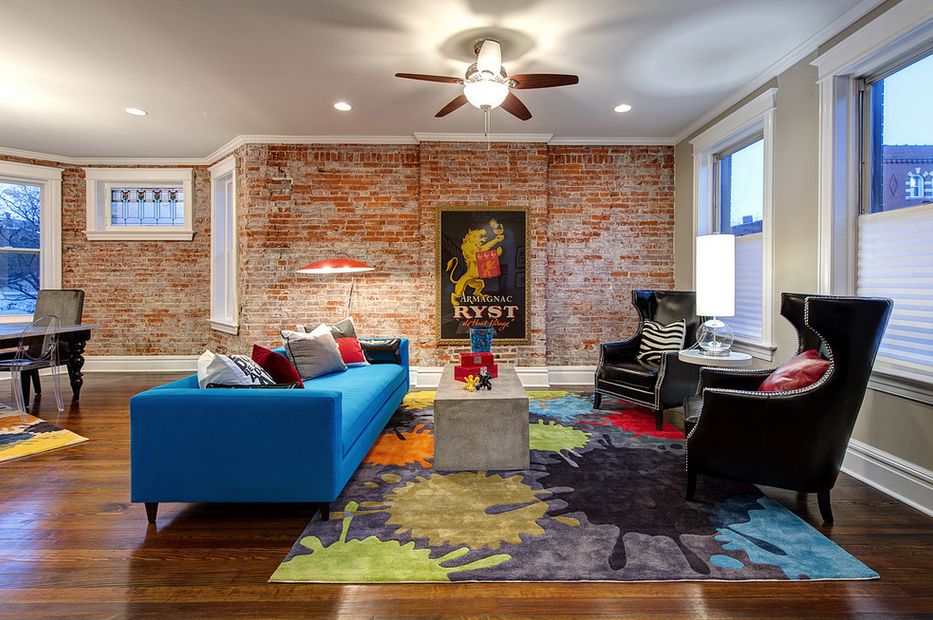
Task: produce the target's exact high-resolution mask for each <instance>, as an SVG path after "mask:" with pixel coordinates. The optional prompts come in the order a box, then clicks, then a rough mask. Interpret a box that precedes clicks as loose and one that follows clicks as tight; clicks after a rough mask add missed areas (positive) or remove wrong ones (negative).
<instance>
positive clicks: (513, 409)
mask: <svg viewBox="0 0 933 620" xmlns="http://www.w3.org/2000/svg"><path fill="white" fill-rule="evenodd" d="M463 385H464V384H463V383H461V382H460V381H456V380H454V368H453V366H451V365H447V366H446V367H445V368H444V372H443V373H442V374H441V382H440V385H438V388H437V396H436V397H435V399H434V468H435V469H438V470H442V471H463V470H473V469H528V467H529V465H530V462H529V451H528V394H526V393H525V388H523V387H522V384H521V382H520V381H519V380H518V375H517V374H516V373H515V368H513V367H512V366H505V365H501V364H500V365H499V376H498V377H497V378H495V379H493V380H492V390H477V391H475V392H467V391H466V390H464V389H463Z"/></svg>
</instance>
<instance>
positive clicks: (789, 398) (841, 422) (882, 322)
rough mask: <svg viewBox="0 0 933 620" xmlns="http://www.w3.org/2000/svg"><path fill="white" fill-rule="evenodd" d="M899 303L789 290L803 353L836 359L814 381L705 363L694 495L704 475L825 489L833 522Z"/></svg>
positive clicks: (690, 459) (692, 402)
mask: <svg viewBox="0 0 933 620" xmlns="http://www.w3.org/2000/svg"><path fill="white" fill-rule="evenodd" d="M892 306H893V303H892V302H891V300H890V299H873V298H867V297H828V296H820V295H804V294H799V293H784V294H783V295H781V314H782V315H783V316H784V318H786V319H787V320H788V321H790V323H791V324H792V325H793V326H794V328H795V329H796V330H797V334H798V337H799V346H798V352H800V351H803V350H807V349H817V350H820V351H822V352H823V354H824V355H825V356H826V357H828V359H829V360H830V366H829V368H828V369H827V371H826V374H824V375H823V377H822V378H820V380H819V381H817V382H816V383H814V384H813V385H811V386H808V387H805V388H801V389H798V390H788V391H781V392H759V391H758V387H759V386H760V385H761V382H762V381H764V380H765V378H766V377H767V376H768V375H769V374H770V373H771V371H772V370H773V369H768V370H737V369H728V368H703V369H702V370H701V371H700V382H699V386H698V388H697V395H698V396H697V397H695V398H690V399H688V400H687V402H686V403H685V404H684V422H685V425H686V427H687V431H688V434H687V499H692V498H693V496H694V492H695V490H696V481H697V474H705V475H709V476H717V477H723V478H731V479H734V480H744V481H746V482H752V483H755V484H764V485H767V486H773V487H779V488H782V489H791V490H795V491H801V492H804V493H816V494H817V498H818V502H819V507H820V514H821V515H822V516H823V520H824V521H825V522H826V523H832V521H833V513H832V507H831V504H830V491H831V490H832V488H833V485H835V483H836V477H837V476H838V475H839V468H840V467H842V459H843V457H844V456H845V452H846V447H847V446H848V444H849V437H850V436H851V435H852V428H853V427H854V426H855V419H856V417H857V416H858V411H859V407H861V404H862V398H863V397H864V396H865V389H866V388H867V386H868V379H869V377H870V375H871V368H872V364H874V361H875V355H876V354H877V353H878V347H879V346H880V345H881V337H882V336H883V335H884V329H885V326H886V325H887V322H888V318H889V317H890V315H891V308H892Z"/></svg>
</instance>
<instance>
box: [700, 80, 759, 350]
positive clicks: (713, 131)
mask: <svg viewBox="0 0 933 620" xmlns="http://www.w3.org/2000/svg"><path fill="white" fill-rule="evenodd" d="M775 95H776V89H769V90H767V91H765V92H764V93H762V94H761V95H760V96H758V97H756V98H755V99H753V100H752V101H750V102H748V103H747V104H746V105H745V106H743V107H742V108H740V109H738V110H736V111H735V112H733V113H732V114H731V115H730V116H728V117H726V118H725V119H723V120H722V121H720V122H719V123H717V124H715V125H713V126H712V127H710V128H709V129H707V130H706V131H704V132H703V133H702V134H700V135H699V136H697V137H696V138H694V139H693V140H692V141H691V143H692V144H693V153H694V182H695V187H694V197H695V207H696V227H695V232H696V234H698V235H702V234H709V233H715V232H719V233H724V234H733V235H735V238H736V239H735V315H734V316H732V317H722V318H723V320H724V321H726V322H727V323H728V324H729V326H730V327H731V328H732V331H733V332H734V334H735V338H736V344H735V347H734V348H735V349H736V350H739V351H743V352H746V353H750V354H751V355H753V356H755V357H757V358H760V359H764V360H768V361H770V360H771V359H772V356H773V353H774V349H775V347H774V346H773V345H772V342H771V339H772V336H771V314H772V310H771V308H772V304H771V299H772V296H773V294H772V283H771V271H772V270H771V247H772V244H771V241H770V234H771V233H770V218H771V203H772V199H771V145H772V138H771V137H772V135H773V123H774V120H773V118H774V98H775Z"/></svg>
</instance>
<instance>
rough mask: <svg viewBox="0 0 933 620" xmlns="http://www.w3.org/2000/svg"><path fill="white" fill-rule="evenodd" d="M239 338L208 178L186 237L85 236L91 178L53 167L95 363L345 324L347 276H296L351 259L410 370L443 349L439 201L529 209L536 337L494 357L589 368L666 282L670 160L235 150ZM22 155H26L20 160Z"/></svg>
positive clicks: (514, 147)
mask: <svg viewBox="0 0 933 620" xmlns="http://www.w3.org/2000/svg"><path fill="white" fill-rule="evenodd" d="M235 155H236V160H237V180H238V181H237V196H238V198H237V209H238V215H239V220H238V224H239V233H240V240H239V264H240V269H239V282H238V285H239V305H240V317H239V322H240V333H239V335H237V336H229V335H226V334H222V333H219V332H212V331H211V330H210V329H209V328H208V325H207V319H208V316H209V311H210V283H209V274H210V264H209V252H210V240H209V226H210V215H209V208H208V205H209V200H210V179H209V174H208V172H207V170H206V169H205V168H203V167H198V168H196V169H195V180H194V192H195V196H194V204H193V207H194V213H195V230H196V233H195V238H194V241H192V242H114V241H106V242H105V241H95V242H89V241H87V240H86V238H85V236H84V226H85V206H84V201H85V196H84V193H85V192H84V173H83V171H82V170H81V169H80V168H77V167H74V166H69V165H65V164H55V163H53V162H30V163H39V164H43V165H57V166H59V167H61V168H63V170H64V174H63V192H62V193H63V217H62V220H63V225H62V227H63V230H62V245H63V262H64V269H63V278H64V285H65V286H68V287H71V286H73V287H79V288H84V289H85V290H86V291H87V305H86V309H85V317H86V320H87V321H95V322H99V323H102V324H103V325H104V326H105V327H104V329H103V330H102V331H101V332H100V334H98V335H97V336H96V337H95V339H94V340H92V342H91V343H90V344H89V346H88V353H89V354H91V355H126V354H139V355H143V354H150V355H157V354H163V355H195V354H198V353H200V352H201V351H202V350H203V349H204V347H205V346H210V347H212V348H215V349H217V350H219V351H230V352H248V351H249V348H250V346H251V345H252V344H253V343H254V342H260V343H265V344H267V345H277V344H278V343H279V341H280V339H279V336H278V332H279V329H280V328H281V327H283V326H288V327H292V326H294V324H295V323H306V324H311V325H313V324H317V323H318V322H321V321H327V322H332V321H336V320H339V319H340V318H342V317H343V312H344V303H345V301H346V295H347V291H348V287H349V278H347V277H344V276H338V277H324V276H310V275H302V274H297V273H295V270H296V269H297V268H298V267H300V266H301V265H303V264H305V263H308V262H311V261H314V260H318V259H321V258H325V257H328V256H332V255H333V254H335V253H336V252H346V253H347V254H349V255H351V256H353V257H355V258H358V259H360V260H363V261H366V262H369V263H371V264H374V265H376V266H377V267H378V269H377V271H375V272H372V273H366V274H361V275H360V276H359V277H358V278H357V288H356V292H355V295H354V303H353V309H352V314H353V316H354V319H355V321H356V323H357V326H358V328H359V331H360V332H361V333H362V334H364V335H395V334H401V335H405V336H407V337H409V338H410V339H411V341H412V363H413V364H416V365H422V366H436V365H441V364H443V363H446V362H447V361H449V360H450V359H452V357H453V354H454V353H455V352H456V351H458V350H463V349H462V348H458V347H448V346H443V347H441V346H438V345H437V344H436V343H435V321H436V316H435V311H434V308H435V288H434V287H435V279H434V260H435V257H434V251H435V248H434V246H435V222H436V220H435V218H436V211H437V208H438V207H441V206H448V205H475V206H476V207H478V208H482V207H483V206H485V205H488V204H499V205H505V206H522V207H528V209H529V212H530V217H531V219H530V229H531V254H530V262H531V271H530V278H529V284H530V286H531V289H530V298H531V304H532V305H531V312H532V317H531V325H530V334H531V342H530V344H529V345H527V346H518V347H504V346H499V347H496V352H497V353H498V354H499V355H500V357H502V358H503V359H504V360H506V361H510V362H515V363H517V364H519V365H528V366H541V365H545V364H548V365H565V364H568V365H587V364H594V363H595V361H596V355H597V345H598V343H599V342H603V341H610V340H615V339H618V338H622V337H625V336H627V335H628V334H630V333H632V331H633V330H634V328H635V325H634V323H635V315H634V313H633V311H632V310H631V307H630V304H629V294H630V293H629V291H630V290H631V289H632V288H636V287H656V288H672V287H673V209H674V203H673V193H674V191H673V160H674V154H673V149H672V148H670V147H661V146H632V147H628V146H619V147H584V146H579V147H577V146H566V147H564V146H555V147H548V146H546V145H544V144H516V143H494V144H493V146H492V149H489V150H487V148H486V145H485V144H474V143H431V142H425V143H422V144H420V145H411V146H408V145H247V146H244V147H241V148H240V149H238V150H237V152H236V154H235ZM21 161H26V160H21Z"/></svg>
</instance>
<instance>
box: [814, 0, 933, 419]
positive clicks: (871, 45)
mask: <svg viewBox="0 0 933 620" xmlns="http://www.w3.org/2000/svg"><path fill="white" fill-rule="evenodd" d="M931 40H933V3H930V2H929V0H903V1H902V2H901V3H899V4H897V5H895V6H894V7H892V8H891V9H889V10H888V11H886V12H885V13H883V14H881V15H880V16H878V17H877V18H875V19H874V20H872V21H871V22H869V23H868V24H866V25H865V26H864V27H863V28H861V29H859V30H858V31H856V32H855V33H853V34H852V35H851V36H849V37H848V38H846V39H845V40H843V41H842V42H841V43H839V44H838V45H836V46H834V47H832V48H831V49H829V50H828V51H827V52H826V53H824V54H822V55H820V56H819V57H818V58H816V59H815V60H814V61H813V62H812V63H811V64H813V65H814V66H815V67H816V68H817V72H818V76H819V77H818V81H817V84H818V85H819V92H820V158H819V165H820V202H819V229H818V230H819V253H818V257H819V263H818V265H817V268H818V270H819V271H818V272H819V291H820V293H823V294H826V295H853V294H855V290H856V288H855V286H856V265H857V256H856V245H857V236H856V230H857V228H856V227H857V224H858V221H857V218H858V214H859V213H858V211H859V204H858V200H859V187H858V183H859V165H860V161H861V153H860V152H859V148H860V145H859V143H858V123H859V116H858V78H859V76H862V75H867V74H871V73H874V72H876V71H878V70H880V69H882V68H884V67H885V66H887V65H890V64H891V63H892V62H895V61H897V60H898V59H900V58H904V57H906V56H908V55H909V54H910V53H911V52H912V51H915V50H917V51H919V49H920V48H921V47H923V46H925V45H929V43H930V41H931ZM868 387H870V388H872V389H874V390H878V391H880V392H886V393H889V394H894V395H897V396H902V397H904V398H908V399H911V400H916V401H919V402H924V403H927V404H933V377H931V379H930V381H929V382H919V381H916V380H912V379H911V380H908V379H906V378H904V377H902V376H899V375H898V374H897V372H896V371H895V370H894V369H885V368H880V367H875V369H874V370H873V371H872V377H871V380H870V381H869V383H868Z"/></svg>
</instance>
